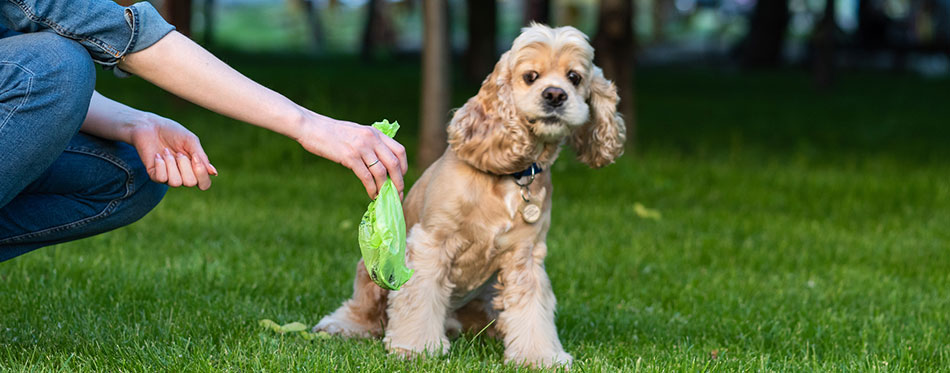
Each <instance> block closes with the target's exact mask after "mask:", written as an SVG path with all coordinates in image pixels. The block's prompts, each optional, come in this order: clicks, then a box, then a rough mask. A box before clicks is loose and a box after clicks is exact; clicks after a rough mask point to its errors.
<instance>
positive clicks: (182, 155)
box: [178, 153, 186, 158]
mask: <svg viewBox="0 0 950 373" xmlns="http://www.w3.org/2000/svg"><path fill="white" fill-rule="evenodd" d="M183 157H185V158H186V156H185V154H184V153H178V158H183Z"/></svg>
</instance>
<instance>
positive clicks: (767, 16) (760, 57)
mask: <svg viewBox="0 0 950 373" xmlns="http://www.w3.org/2000/svg"><path fill="white" fill-rule="evenodd" d="M790 17H791V13H789V11H788V1H787V0H759V1H758V2H756V4H755V9H754V10H753V11H752V19H750V20H749V33H748V34H746V37H745V40H744V41H743V45H742V56H741V63H742V65H743V66H744V67H751V68H760V67H776V66H778V65H779V63H780V62H781V61H782V49H783V47H784V44H785V35H786V34H787V32H788V21H789V18H790Z"/></svg>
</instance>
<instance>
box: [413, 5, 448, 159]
mask: <svg viewBox="0 0 950 373" xmlns="http://www.w3.org/2000/svg"><path fill="white" fill-rule="evenodd" d="M422 13H423V50H422V103H421V110H420V111H421V115H420V118H421V119H422V123H421V125H420V129H419V149H418V158H417V159H416V165H417V167H418V169H419V170H424V169H425V168H426V167H429V165H430V164H432V162H435V160H436V159H438V158H439V157H440V156H441V155H442V152H443V151H445V146H446V133H445V125H446V120H447V119H448V118H447V117H448V112H449V96H450V95H451V91H450V89H449V37H448V27H447V22H446V18H447V17H446V14H447V8H446V3H445V1H444V0H423V3H422Z"/></svg>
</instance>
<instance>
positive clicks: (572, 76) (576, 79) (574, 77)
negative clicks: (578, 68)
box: [567, 70, 581, 85]
mask: <svg viewBox="0 0 950 373" xmlns="http://www.w3.org/2000/svg"><path fill="white" fill-rule="evenodd" d="M567 79H568V80H570V81H571V84H573V85H578V84H581V75H580V74H578V73H576V72H574V71H573V70H571V71H568V72H567Z"/></svg>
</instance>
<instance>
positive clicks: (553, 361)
mask: <svg viewBox="0 0 950 373" xmlns="http://www.w3.org/2000/svg"><path fill="white" fill-rule="evenodd" d="M505 362H506V363H516V364H523V365H528V366H531V367H533V368H557V367H562V368H565V369H571V364H573V363H574V357H572V356H571V354H568V353H567V352H564V351H557V352H554V353H549V354H540V355H536V356H506V357H505Z"/></svg>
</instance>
